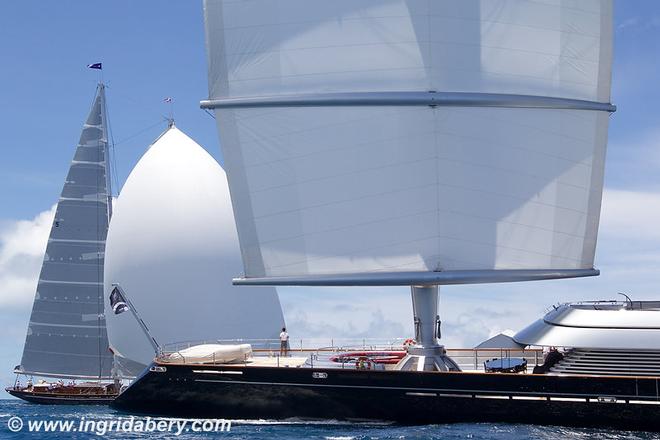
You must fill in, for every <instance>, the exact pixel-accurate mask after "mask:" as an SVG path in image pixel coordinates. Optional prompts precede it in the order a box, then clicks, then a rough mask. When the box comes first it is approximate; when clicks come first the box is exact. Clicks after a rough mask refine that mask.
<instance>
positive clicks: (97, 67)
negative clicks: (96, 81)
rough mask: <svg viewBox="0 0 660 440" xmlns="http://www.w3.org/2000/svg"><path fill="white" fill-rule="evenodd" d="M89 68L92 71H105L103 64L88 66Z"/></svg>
mask: <svg viewBox="0 0 660 440" xmlns="http://www.w3.org/2000/svg"><path fill="white" fill-rule="evenodd" d="M87 67H89V68H90V69H99V70H102V69H103V65H102V63H94V64H88V65H87Z"/></svg>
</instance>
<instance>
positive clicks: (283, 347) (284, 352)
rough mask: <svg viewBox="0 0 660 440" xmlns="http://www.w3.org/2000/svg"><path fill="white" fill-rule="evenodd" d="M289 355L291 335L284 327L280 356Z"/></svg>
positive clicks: (281, 336) (281, 334) (281, 335)
mask: <svg viewBox="0 0 660 440" xmlns="http://www.w3.org/2000/svg"><path fill="white" fill-rule="evenodd" d="M288 355H289V334H288V333H287V332H286V327H282V332H281V333H280V356H288Z"/></svg>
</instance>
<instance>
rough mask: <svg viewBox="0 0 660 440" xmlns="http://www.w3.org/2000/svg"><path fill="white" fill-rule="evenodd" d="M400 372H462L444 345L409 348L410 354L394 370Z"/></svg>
mask: <svg viewBox="0 0 660 440" xmlns="http://www.w3.org/2000/svg"><path fill="white" fill-rule="evenodd" d="M394 369H395V370H399V371H461V369H460V367H459V366H458V364H456V362H454V360H453V359H452V358H450V357H449V356H447V350H445V347H444V346H442V345H438V346H435V347H417V346H411V347H409V348H408V354H407V355H405V356H404V357H403V359H401V360H400V361H399V363H398V364H397V365H396V367H395V368H394Z"/></svg>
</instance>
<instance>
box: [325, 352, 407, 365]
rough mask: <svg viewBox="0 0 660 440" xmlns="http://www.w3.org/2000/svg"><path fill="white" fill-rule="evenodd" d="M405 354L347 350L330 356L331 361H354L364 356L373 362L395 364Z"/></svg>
mask: <svg viewBox="0 0 660 440" xmlns="http://www.w3.org/2000/svg"><path fill="white" fill-rule="evenodd" d="M405 355H406V352H405V351H348V352H346V353H340V354H338V355H336V356H332V357H331V358H330V360H331V361H332V362H355V361H357V360H358V359H359V358H361V357H364V358H367V359H369V360H370V361H371V362H373V363H375V364H396V363H397V362H399V361H400V360H401V359H402V358H403V357H404V356H405Z"/></svg>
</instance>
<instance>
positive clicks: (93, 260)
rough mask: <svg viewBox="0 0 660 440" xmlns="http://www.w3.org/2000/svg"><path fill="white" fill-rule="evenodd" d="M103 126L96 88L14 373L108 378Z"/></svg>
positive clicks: (106, 199) (102, 109)
mask: <svg viewBox="0 0 660 440" xmlns="http://www.w3.org/2000/svg"><path fill="white" fill-rule="evenodd" d="M106 127H107V126H106V116H105V90H104V86H103V85H102V84H100V85H99V87H98V89H97V93H96V97H95V99H94V103H93V105H92V109H91V111H90V113H89V116H88V117H87V121H86V122H85V125H84V126H83V130H82V134H81V136H80V142H79V143H78V146H77V148H76V152H75V155H74V157H73V161H72V162H71V167H70V168H69V173H68V175H67V177H66V181H65V182H64V188H63V189H62V194H61V197H60V199H59V202H58V204H57V210H56V212H55V219H54V220H53V225H52V227H51V231H50V236H49V238H48V244H47V247H46V254H45V256H44V262H43V265H42V267H41V273H40V275H39V282H38V285H37V292H36V295H35V299H34V305H33V307H32V315H31V316H30V323H29V326H28V332H27V337H26V340H25V348H24V350H23V359H22V361H21V370H19V372H22V373H27V374H35V375H41V376H55V377H71V378H78V377H79V378H94V377H97V378H109V377H110V376H111V374H110V370H111V368H112V355H111V354H110V352H109V351H108V337H107V333H106V326H105V319H104V315H103V297H102V295H103V259H104V252H105V239H106V234H107V231H108V221H109V218H110V211H111V205H110V203H109V201H110V197H109V195H110V194H111V191H110V180H109V179H108V172H109V168H108V166H109V165H108V161H107V159H108V141H107V140H108V137H107V129H106Z"/></svg>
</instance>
